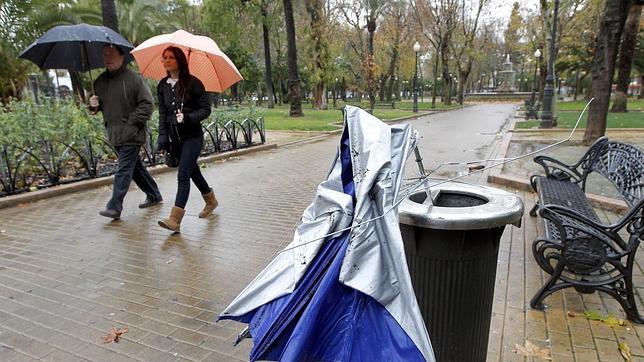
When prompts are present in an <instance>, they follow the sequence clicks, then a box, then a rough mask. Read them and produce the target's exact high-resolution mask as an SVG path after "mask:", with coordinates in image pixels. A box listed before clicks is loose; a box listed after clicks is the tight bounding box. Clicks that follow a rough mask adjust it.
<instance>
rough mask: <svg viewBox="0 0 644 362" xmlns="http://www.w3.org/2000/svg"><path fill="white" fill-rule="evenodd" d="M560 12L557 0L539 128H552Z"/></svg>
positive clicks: (557, 0) (556, 0)
mask: <svg viewBox="0 0 644 362" xmlns="http://www.w3.org/2000/svg"><path fill="white" fill-rule="evenodd" d="M558 12H559V0H555V8H554V11H553V18H552V32H551V35H550V54H549V57H548V76H547V77H546V86H545V87H544V88H543V112H541V124H540V125H539V128H552V111H553V105H554V104H553V103H554V99H553V98H554V93H555V87H554V82H555V76H554V72H555V69H554V68H555V39H556V36H557V13H558Z"/></svg>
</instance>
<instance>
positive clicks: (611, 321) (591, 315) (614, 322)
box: [584, 310, 626, 327]
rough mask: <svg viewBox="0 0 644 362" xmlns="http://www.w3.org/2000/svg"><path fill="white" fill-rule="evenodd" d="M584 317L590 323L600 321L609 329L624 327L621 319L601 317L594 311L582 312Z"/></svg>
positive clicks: (624, 323)
mask: <svg viewBox="0 0 644 362" xmlns="http://www.w3.org/2000/svg"><path fill="white" fill-rule="evenodd" d="M584 316H585V317H586V318H587V319H589V320H592V321H600V322H603V323H604V324H606V325H607V326H610V327H617V326H622V327H623V326H625V325H626V321H625V320H623V319H618V318H617V317H615V316H613V315H610V314H608V315H602V314H599V312H597V311H594V310H586V311H584Z"/></svg>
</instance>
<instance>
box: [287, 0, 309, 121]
mask: <svg viewBox="0 0 644 362" xmlns="http://www.w3.org/2000/svg"><path fill="white" fill-rule="evenodd" d="M283 2H284V21H285V23H286V41H287V43H288V44H287V45H288V47H287V48H288V78H289V79H288V94H289V103H290V105H291V111H290V115H291V117H302V116H304V113H303V112H302V93H301V89H300V78H299V75H298V70H297V48H296V46H295V22H294V21H293V3H292V2H291V0H283Z"/></svg>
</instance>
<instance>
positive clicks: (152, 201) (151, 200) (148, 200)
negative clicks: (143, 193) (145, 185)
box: [139, 196, 163, 209]
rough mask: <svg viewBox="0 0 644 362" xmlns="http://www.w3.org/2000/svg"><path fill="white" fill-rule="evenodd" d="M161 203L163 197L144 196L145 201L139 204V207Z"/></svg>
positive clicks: (143, 207)
mask: <svg viewBox="0 0 644 362" xmlns="http://www.w3.org/2000/svg"><path fill="white" fill-rule="evenodd" d="M161 203H163V198H162V197H159V198H158V199H155V198H152V197H150V196H148V197H146V198H145V201H143V202H142V203H140V204H139V209H145V208H146V207H152V206H156V205H159V204H161Z"/></svg>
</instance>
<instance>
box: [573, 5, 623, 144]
mask: <svg viewBox="0 0 644 362" xmlns="http://www.w3.org/2000/svg"><path fill="white" fill-rule="evenodd" d="M628 3H629V0H607V1H606V7H605V8H604V16H603V18H602V20H601V23H600V30H599V35H598V36H597V46H596V47H595V56H594V58H593V66H592V77H593V79H592V85H591V89H592V96H593V97H595V100H594V101H593V102H592V103H591V104H590V107H589V109H588V121H587V126H586V131H585V133H584V141H583V142H584V144H585V145H590V144H591V143H593V142H594V141H595V140H596V139H598V138H599V137H601V136H603V135H604V133H605V132H606V116H607V114H608V104H609V102H610V91H611V85H612V83H613V73H614V71H615V60H616V58H617V50H618V46H619V41H620V38H621V35H622V30H623V29H624V22H625V21H626V15H627V14H628Z"/></svg>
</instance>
